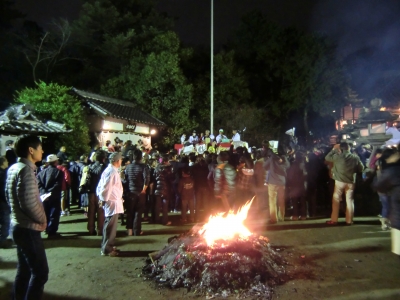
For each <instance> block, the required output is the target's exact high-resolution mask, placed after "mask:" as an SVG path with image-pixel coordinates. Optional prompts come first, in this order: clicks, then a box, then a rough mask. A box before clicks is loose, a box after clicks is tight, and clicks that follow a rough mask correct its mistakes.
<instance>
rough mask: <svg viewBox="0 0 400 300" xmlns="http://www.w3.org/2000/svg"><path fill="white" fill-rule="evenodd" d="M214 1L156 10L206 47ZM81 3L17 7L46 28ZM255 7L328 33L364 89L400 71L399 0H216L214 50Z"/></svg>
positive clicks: (53, 1)
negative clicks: (388, 73) (387, 73)
mask: <svg viewBox="0 0 400 300" xmlns="http://www.w3.org/2000/svg"><path fill="white" fill-rule="evenodd" d="M210 2H211V1H210V0H160V1H159V4H158V9H159V10H160V11H164V12H167V13H168V15H170V16H173V17H177V18H178V20H177V22H176V31H177V32H178V34H179V35H180V37H181V39H182V41H183V42H184V43H185V44H187V45H204V46H208V45H209V44H210ZM39 3H40V5H39ZM82 3H83V1H82V0H16V4H17V8H19V9H20V10H22V11H23V12H25V13H27V15H28V18H30V19H32V20H34V21H36V22H38V23H39V24H41V25H42V26H45V24H46V23H47V22H49V21H50V20H51V18H57V17H64V18H68V19H70V20H73V19H74V18H76V17H77V16H78V14H79V9H80V6H81V4H82ZM253 9H258V10H260V11H261V12H263V13H264V14H265V15H266V16H267V17H268V18H269V19H271V20H272V21H275V22H276V23H278V24H281V25H283V26H289V25H293V26H297V27H300V28H301V29H304V30H307V31H310V32H311V31H319V32H323V33H325V34H327V35H328V36H329V37H330V38H331V39H332V40H334V41H335V42H336V43H337V45H338V54H339V55H341V56H342V57H344V58H347V62H348V63H349V65H350V66H351V68H352V70H350V71H351V73H352V75H353V79H355V81H356V82H357V81H358V83H357V85H358V88H359V89H361V90H362V89H363V88H364V89H365V88H367V87H368V86H369V85H371V84H373V83H374V80H375V78H374V76H375V74H378V72H379V71H380V70H381V69H382V70H383V69H384V70H385V71H390V69H392V72H393V70H400V62H399V59H398V58H399V53H400V39H399V38H398V37H399V36H400V35H399V34H400V18H399V17H398V16H399V15H400V1H398V0H384V1H382V0H350V1H349V0H214V36H215V44H216V47H217V46H218V45H221V44H223V43H224V42H225V41H226V40H227V39H228V37H229V35H230V34H231V33H232V31H233V29H235V28H236V27H237V26H238V24H239V21H240V17H241V16H242V15H243V14H244V13H246V12H248V11H251V10H253ZM364 61H365V63H364ZM360 62H361V63H360ZM374 71H375V72H374ZM394 72H397V71H394ZM376 76H378V75H376ZM379 76H380V75H379ZM354 77H355V78H354ZM360 85H361V86H360Z"/></svg>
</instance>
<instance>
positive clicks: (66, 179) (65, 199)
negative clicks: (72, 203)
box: [57, 160, 71, 216]
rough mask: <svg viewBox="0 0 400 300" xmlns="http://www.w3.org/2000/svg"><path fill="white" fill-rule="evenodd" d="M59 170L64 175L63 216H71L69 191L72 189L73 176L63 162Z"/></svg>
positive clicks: (62, 193)
mask: <svg viewBox="0 0 400 300" xmlns="http://www.w3.org/2000/svg"><path fill="white" fill-rule="evenodd" d="M57 168H58V169H59V170H60V171H61V172H62V173H63V175H64V176H63V181H62V184H61V216H69V215H70V207H69V189H70V188H71V174H70V173H69V170H68V169H67V167H66V166H65V165H64V163H63V161H61V160H59V165H57Z"/></svg>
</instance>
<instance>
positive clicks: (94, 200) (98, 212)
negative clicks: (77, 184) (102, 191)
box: [87, 193, 104, 235]
mask: <svg viewBox="0 0 400 300" xmlns="http://www.w3.org/2000/svg"><path fill="white" fill-rule="evenodd" d="M96 217H97V218H96ZM96 219H97V235H101V233H102V232H103V224H104V209H103V207H101V206H100V205H99V198H98V197H97V195H96V194H94V193H89V211H88V228H87V229H88V230H89V232H90V233H92V232H94V231H95V226H94V224H95V222H96Z"/></svg>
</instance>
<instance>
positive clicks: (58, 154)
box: [57, 146, 68, 162]
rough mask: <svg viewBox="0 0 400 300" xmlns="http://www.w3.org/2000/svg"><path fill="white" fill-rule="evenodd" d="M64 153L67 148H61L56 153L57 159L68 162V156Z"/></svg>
mask: <svg viewBox="0 0 400 300" xmlns="http://www.w3.org/2000/svg"><path fill="white" fill-rule="evenodd" d="M66 151H67V148H65V146H61V148H60V151H58V153H57V157H58V158H59V159H60V160H61V161H63V162H65V161H68V156H67V154H66V153H65V152H66Z"/></svg>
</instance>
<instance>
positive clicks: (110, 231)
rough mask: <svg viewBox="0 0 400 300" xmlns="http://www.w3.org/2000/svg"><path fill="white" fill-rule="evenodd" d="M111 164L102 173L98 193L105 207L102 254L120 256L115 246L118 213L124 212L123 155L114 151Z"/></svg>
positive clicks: (110, 158)
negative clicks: (120, 171) (120, 170)
mask: <svg viewBox="0 0 400 300" xmlns="http://www.w3.org/2000/svg"><path fill="white" fill-rule="evenodd" d="M109 160H110V164H109V165H108V166H107V168H106V169H105V170H104V172H103V173H102V174H101V178H100V181H99V184H98V185H97V189H96V194H97V196H98V197H99V202H100V203H101V205H102V206H103V209H104V216H105V219H104V226H103V240H102V242H101V255H104V256H118V252H117V249H116V248H115V247H114V241H115V236H116V234H117V225H118V215H119V214H122V213H123V212H124V207H123V203H122V193H123V188H122V182H121V177H120V175H119V171H118V168H120V167H121V163H122V155H121V153H119V152H113V153H112V154H111V155H110V157H109Z"/></svg>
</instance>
